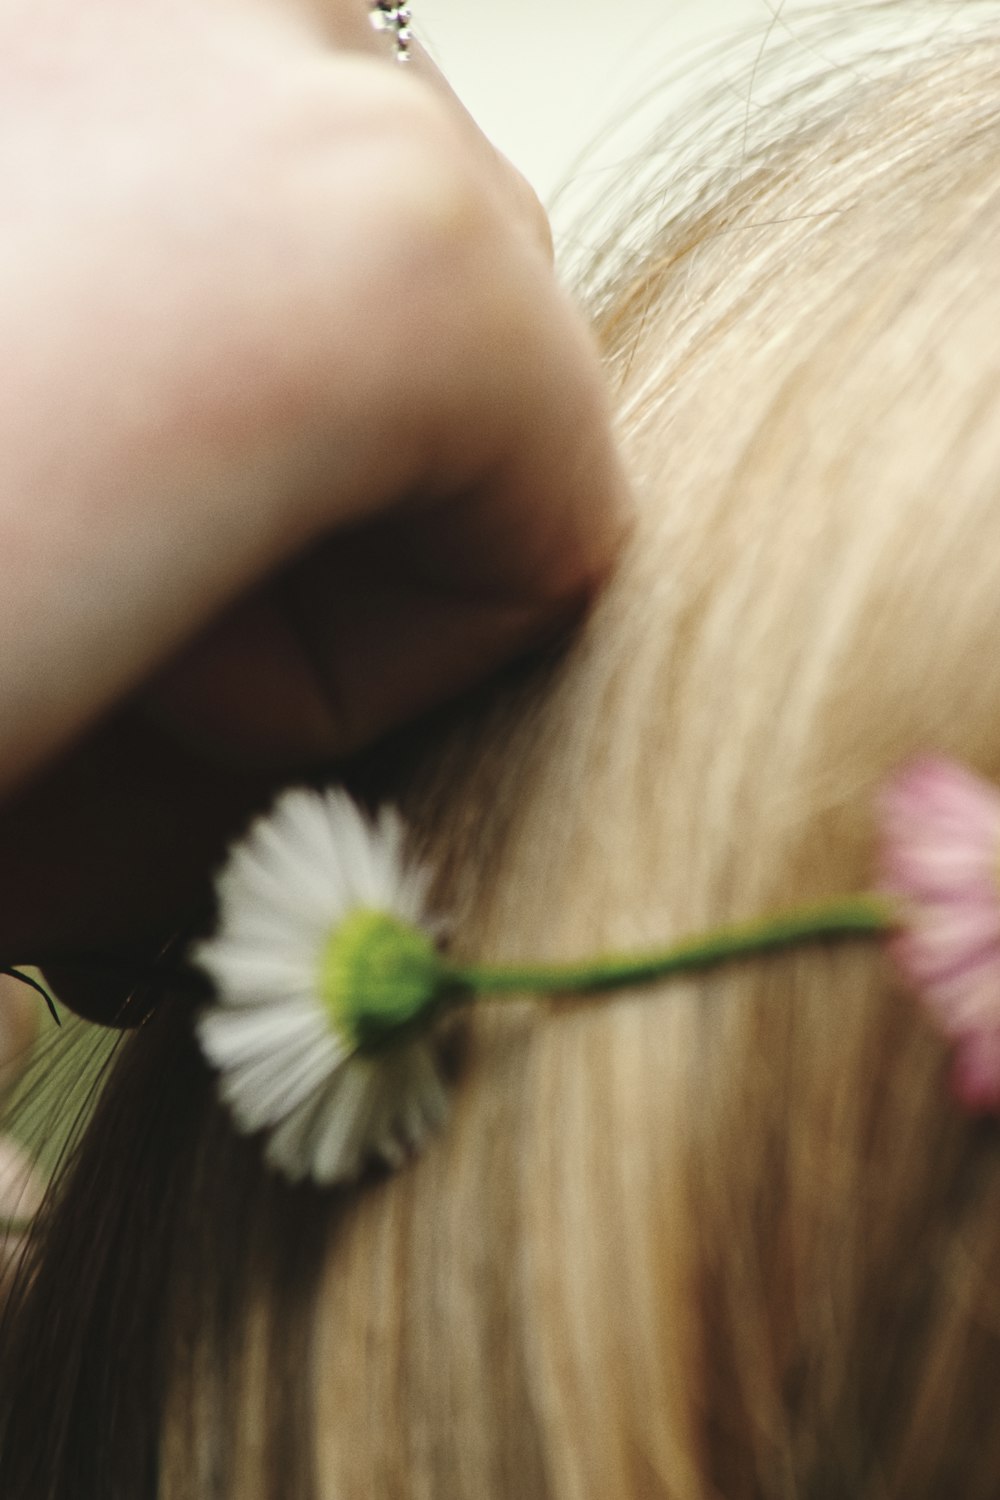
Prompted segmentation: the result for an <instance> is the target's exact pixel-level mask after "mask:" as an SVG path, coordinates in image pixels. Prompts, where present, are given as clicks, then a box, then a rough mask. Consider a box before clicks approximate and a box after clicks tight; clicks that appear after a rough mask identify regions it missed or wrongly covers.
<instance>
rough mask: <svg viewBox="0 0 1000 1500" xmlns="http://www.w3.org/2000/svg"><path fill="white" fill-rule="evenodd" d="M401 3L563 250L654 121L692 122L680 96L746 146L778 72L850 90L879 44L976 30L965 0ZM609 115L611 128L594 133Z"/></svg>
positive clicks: (933, 40)
mask: <svg viewBox="0 0 1000 1500" xmlns="http://www.w3.org/2000/svg"><path fill="white" fill-rule="evenodd" d="M411 5H412V8H413V11H414V17H415V25H416V28H417V31H418V34H419V35H420V36H421V38H422V39H423V40H425V41H426V43H427V45H428V47H429V49H430V51H431V52H432V54H433V55H434V56H435V57H436V58H437V60H438V62H439V64H440V65H441V67H442V68H443V70H444V71H445V73H447V75H448V77H449V78H450V79H451V81H452V83H453V85H454V86H455V88H456V90H457V92H458V93H459V94H460V95H461V96H462V98H463V99H464V100H465V102H466V104H467V105H468V107H469V109H470V110H471V111H472V113H473V114H474V115H475V116H476V118H477V119H478V120H479V122H480V124H481V125H482V126H483V128H484V130H485V131H486V133H487V134H488V135H489V136H491V138H492V139H493V140H494V141H495V142H496V144H497V145H498V146H499V147H500V148H501V149H502V150H503V151H505V152H506V153H507V155H508V156H509V157H511V159H512V160H513V161H514V162H515V163H516V164H517V166H519V167H520V169H521V170H522V172H524V174H525V176H526V177H528V179H529V180H530V181H531V182H532V183H533V185H534V186H535V188H536V190H537V191H538V193H539V195H540V196H541V198H542V199H543V201H544V202H545V203H546V205H547V206H549V207H551V208H553V224H554V228H555V231H556V238H557V243H559V245H560V249H561V250H562V251H563V252H564V254H565V252H566V250H567V245H568V243H569V242H568V240H567V230H568V228H569V227H570V226H571V225H572V224H574V223H575V222H576V221H577V220H578V218H579V214H580V212H581V210H582V209H584V208H587V207H589V206H592V205H593V203H594V202H595V201H596V202H601V201H602V194H604V193H612V192H614V191H615V190H616V189H617V190H619V191H620V190H621V189H622V187H623V183H624V182H625V181H626V180H627V163H628V162H629V160H631V159H632V158H634V157H635V155H636V154H637V153H640V152H641V151H642V148H643V146H644V145H647V144H648V142H649V141H650V140H651V137H652V135H653V133H654V131H655V130H656V128H657V127H658V126H660V125H661V124H662V122H663V121H664V119H668V118H671V117H672V118H674V119H675V120H681V121H683V120H684V118H687V120H688V121H689V122H690V121H692V120H697V119H698V118H699V117H698V114H697V112H692V111H691V110H688V111H687V113H686V116H685V112H684V103H685V93H687V95H688V96H689V97H694V98H703V97H704V96H705V95H706V93H713V94H714V95H715V96H716V100H718V99H721V100H722V101H723V107H724V110H725V111H726V112H727V113H728V121H726V120H725V119H724V120H723V121H722V123H723V124H725V123H728V124H730V125H731V126H733V127H734V129H735V130H736V132H737V138H739V137H742V138H743V140H744V142H745V143H746V144H747V145H748V146H749V145H752V143H753V133H754V129H755V127H756V126H757V125H758V124H759V125H762V126H766V124H767V121H768V115H769V111H768V102H769V98H776V97H778V96H780V94H781V92H782V91H783V88H784V86H785V85H786V84H787V83H788V82H790V81H791V80H792V79H794V80H795V81H796V83H798V82H799V81H801V80H803V79H815V78H816V77H817V76H821V77H823V78H825V79H826V80H827V81H828V82H829V84H830V86H831V87H834V88H835V87H837V86H838V83H842V82H843V81H844V79H845V78H846V79H848V81H850V80H851V79H857V80H859V81H861V80H863V79H864V78H865V77H869V76H871V74H872V73H873V72H874V71H877V70H878V69H879V67H880V66H881V65H882V63H883V62H887V61H888V58H889V57H890V56H891V53H892V50H893V49H892V47H885V46H884V44H885V43H887V42H891V43H895V42H897V41H899V40H901V39H904V40H905V41H906V43H907V44H908V45H910V46H914V45H915V46H917V47H920V46H922V45H923V44H925V43H926V44H929V45H933V46H935V47H936V46H940V45H941V44H942V43H945V44H946V43H947V39H948V38H947V34H948V33H949V32H952V33H957V32H960V31H962V30H964V29H966V28H967V27H968V26H969V25H975V24H976V18H977V12H978V10H979V7H978V6H977V5H976V4H975V3H971V4H970V3H965V0H908V3H905V4H887V3H885V0H881V3H880V0H411ZM771 91H773V92H771ZM716 118H717V119H718V116H716ZM615 120H618V121H619V128H618V129H617V130H615V131H614V132H613V134H611V135H610V136H608V134H607V127H608V126H609V125H611V124H613V123H614V122H615ZM623 120H624V122H625V123H624V124H622V123H621V122H622V121H623ZM602 132H604V134H605V139H604V140H603V141H599V140H598V137H599V136H600V135H601V133H602ZM595 141H597V142H598V143H597V145H596V146H595V145H594V142H595ZM567 181H569V183H570V189H569V191H565V188H566V184H567ZM559 189H564V190H563V191H561V192H560V191H557V190H559ZM553 205H554V206H553ZM571 248H572V247H571V246H570V249H571Z"/></svg>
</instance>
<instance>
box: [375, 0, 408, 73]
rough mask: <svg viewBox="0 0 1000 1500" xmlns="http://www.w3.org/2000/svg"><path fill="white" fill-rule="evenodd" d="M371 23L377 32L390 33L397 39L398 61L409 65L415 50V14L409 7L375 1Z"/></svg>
mask: <svg viewBox="0 0 1000 1500" xmlns="http://www.w3.org/2000/svg"><path fill="white" fill-rule="evenodd" d="M370 15H371V23H372V25H373V26H374V27H375V30H376V31H390V32H392V34H393V35H394V37H395V39H396V61H397V62H400V63H408V62H409V61H410V60H411V57H412V49H413V42H414V36H413V28H412V23H413V12H412V11H411V10H410V7H409V6H408V5H397V4H396V3H395V0H374V3H373V4H372V6H371V11H370Z"/></svg>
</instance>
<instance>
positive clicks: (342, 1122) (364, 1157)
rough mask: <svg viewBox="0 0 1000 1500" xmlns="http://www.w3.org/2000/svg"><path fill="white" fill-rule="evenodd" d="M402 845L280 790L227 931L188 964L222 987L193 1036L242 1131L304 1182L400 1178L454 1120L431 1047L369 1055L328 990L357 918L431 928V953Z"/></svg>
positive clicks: (226, 880) (315, 796) (345, 803)
mask: <svg viewBox="0 0 1000 1500" xmlns="http://www.w3.org/2000/svg"><path fill="white" fill-rule="evenodd" d="M405 843H406V833H405V828H404V825H403V822H402V819H401V818H400V817H399V815H398V814H397V813H395V812H393V811H391V810H384V811H383V812H381V813H380V814H379V816H378V818H377V819H376V820H375V821H371V820H370V819H369V818H368V817H367V816H366V815H365V814H364V813H363V812H362V811H361V809H360V808H358V807H356V806H355V804H354V803H353V802H352V801H351V800H350V798H349V797H348V796H347V795H346V793H344V792H340V791H327V792H323V793H321V792H314V791H308V790H303V789H296V790H293V791H288V792H286V793H284V794H283V795H282V796H281V797H279V798H278V800H277V802H276V803H275V806H274V808H273V810H272V812H271V814H270V815H269V816H268V817H267V818H260V819H258V820H257V821H256V822H255V823H254V824H253V825H252V827H251V828H250V831H249V833H248V834H247V837H246V838H245V839H244V840H243V842H242V843H240V844H239V845H237V846H236V847H235V848H234V849H233V850H232V852H231V856H230V860H229V863H228V865H227V867H226V869H225V870H224V871H223V872H222V874H221V875H220V877H219V880H218V883H217V897H218V909H219V922H218V929H217V931H216V933H215V934H214V936H212V937H211V938H209V939H207V940H206V941H203V942H201V943H199V944H197V945H196V947H195V948H194V949H193V950H192V953H191V961H192V962H193V963H194V964H195V965H196V966H197V967H199V968H200V969H201V970H202V971H203V972H204V973H205V974H207V975H208V977H209V979H210V980H211V982H212V985H213V988H214V990H215V1000H214V1003H213V1004H212V1005H211V1006H210V1007H208V1008H207V1009H206V1011H205V1012H204V1013H203V1015H202V1016H201V1017H200V1019H199V1021H198V1025H197V1034H198V1038H199V1041H200V1043H201V1046H202V1049H203V1051H204V1053H205V1055H206V1057H207V1058H208V1060H209V1062H210V1063H211V1064H212V1065H213V1066H214V1067H215V1068H216V1069H217V1070H218V1071H219V1074H220V1078H219V1093H220V1095H221V1097H222V1099H223V1101H224V1102H225V1104H226V1105H227V1107H228V1108H229V1110H230V1112H231V1114H232V1116H233V1119H234V1121H235V1123H236V1125H237V1128H238V1129H240V1130H241V1131H244V1132H246V1133H251V1132H255V1131H258V1130H262V1129H266V1130H267V1132H268V1140H267V1143H266V1146H265V1155H266V1159H267V1160H268V1161H269V1162H270V1163H271V1165H273V1166H274V1167H276V1168H277V1169H278V1170H279V1171H281V1172H283V1173H284V1174H285V1175H286V1176H287V1177H290V1178H291V1179H292V1180H295V1181H297V1180H300V1179H302V1178H304V1177H312V1178H314V1179H315V1180H316V1181H318V1182H323V1183H336V1182H345V1181H349V1180H351V1179H353V1178H355V1177H356V1176H358V1174H359V1173H360V1172H361V1171H362V1170H363V1168H364V1167H365V1166H366V1164H367V1163H368V1162H369V1161H371V1160H373V1159H379V1158H380V1159H382V1160H383V1161H385V1162H387V1163H388V1164H389V1165H391V1166H398V1165H400V1163H401V1162H402V1161H403V1160H404V1159H405V1157H406V1156H407V1154H408V1153H409V1152H410V1151H412V1150H413V1149H414V1148H415V1147H416V1146H418V1145H419V1144H420V1142H421V1141H422V1140H423V1139H424V1138H425V1136H426V1135H427V1133H428V1131H429V1130H430V1129H431V1128H432V1126H433V1125H434V1124H435V1123H436V1122H438V1121H439V1120H440V1119H441V1118H443V1115H444V1112H445V1108H446V1099H445V1094H444V1088H443V1085H442V1083H441V1081H440V1078H439V1076H438V1072H437V1065H436V1062H435V1060H434V1057H433V1053H432V1052H431V1050H430V1048H429V1046H427V1045H426V1044H425V1043H423V1042H417V1041H414V1040H412V1038H411V1039H408V1040H407V1041H406V1042H405V1043H401V1044H400V1046H398V1047H394V1046H392V1045H385V1046H384V1047H382V1048H381V1049H380V1050H379V1051H378V1052H377V1053H376V1052H365V1051H362V1050H359V1043H358V1041H357V1040H356V1037H357V1035H359V1034H363V1032H362V1031H361V1028H360V1026H354V1027H352V1025H351V1024H350V1020H349V1019H347V1020H345V1019H344V1012H343V1010H342V1008H341V1007H340V1002H339V1000H338V1001H337V1003H331V1000H330V998H329V994H330V992H329V990H327V992H326V998H324V992H323V989H322V986H323V983H324V975H326V974H328V972H329V964H330V962H331V960H330V959H329V949H330V944H331V942H333V941H335V939H336V936H337V934H338V933H339V931H340V929H341V926H342V924H344V923H345V922H347V921H348V919H352V920H356V919H358V917H359V914H365V913H373V914H376V915H378V914H385V915H386V916H387V917H388V918H389V919H391V921H395V922H396V923H398V924H405V926H406V927H407V928H408V929H409V930H410V931H411V932H412V929H419V928H423V929H424V930H425V935H424V936H423V937H420V936H419V934H418V936H417V943H418V947H419V949H420V952H421V953H422V952H424V951H426V950H427V948H428V946H431V945H428V942H427V939H428V938H431V939H433V938H434V937H435V936H436V932H435V927H434V924H433V923H431V922H430V921H429V920H428V918H427V915H426V901H427V893H428V889H429V886H430V874H429V872H428V871H426V870H424V869H422V868H420V867H419V866H417V865H416V864H414V863H413V861H411V860H408V859H407V858H406V853H405ZM365 920H367V918H365ZM344 930H345V932H346V931H347V930H348V929H347V928H345V929H344ZM356 930H357V929H356V928H355V927H351V928H350V931H351V932H354V931H356ZM361 930H362V931H363V932H367V930H368V929H367V927H366V926H364V925H363V926H362V929H361ZM420 945H422V946H420ZM352 951H353V950H352ZM380 951H381V950H380ZM431 951H433V950H432V946H431ZM333 972H334V973H335V974H339V973H340V972H341V971H340V970H338V969H334V971H333ZM350 972H352V973H353V972H354V971H353V970H351V971H350ZM359 972H361V973H362V974H365V975H368V974H369V973H371V972H379V973H380V972H381V970H379V969H378V966H377V965H376V968H375V970H368V969H366V968H364V966H363V965H362V967H361V969H360V970H359ZM326 982H327V983H329V981H328V980H327V981H326ZM338 982H340V981H339V980H338ZM339 993H341V992H337V991H335V992H334V994H339ZM344 993H350V990H349V988H348V990H347V991H345V992H344ZM417 993H418V996H419V991H418V992H417ZM364 996H365V997H366V998H367V997H368V989H367V987H366V988H365V989H364ZM372 1003H374V1002H372ZM391 1014H392V1015H393V1016H394V1015H395V1012H392V1013H391ZM415 1014H419V1012H415ZM392 1024H395V1022H393V1023H392Z"/></svg>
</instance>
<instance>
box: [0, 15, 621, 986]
mask: <svg viewBox="0 0 1000 1500" xmlns="http://www.w3.org/2000/svg"><path fill="white" fill-rule="evenodd" d="M0 182H2V184H3V197H2V199H0V246H2V250H0V350H2V351H3V360H4V363H5V366H6V370H7V375H8V378H7V379H6V380H4V381H2V382H0V569H2V570H3V586H2V589H0V599H2V604H0V611H2V615H0V619H2V629H3V639H4V649H3V651H2V652H0V703H2V704H3V714H2V715H0V797H2V801H0V849H2V851H3V853H2V860H0V865H2V870H0V956H3V957H6V958H8V959H12V960H17V961H26V960H31V959H32V958H36V959H45V958H47V957H48V958H49V959H50V960H51V959H52V957H53V956H54V955H55V956H58V955H59V954H65V952H67V951H73V952H79V951H82V950H86V949H100V950H102V951H118V952H120V953H122V954H125V953H126V952H128V951H129V950H130V949H133V948H134V949H135V950H136V951H137V952H139V953H142V952H146V951H148V950H149V946H150V944H155V943H156V942H157V941H158V940H159V937H160V935H162V933H164V932H165V931H167V930H170V928H171V926H172V925H176V923H177V922H178V921H180V920H182V919H183V918H184V916H185V914H186V913H188V912H189V911H190V910H192V909H193V908H194V906H196V905H197V902H198V900H199V899H200V897H201V896H202V895H203V893H204V890H205V889H206V886H207V881H208V876H209V872H210V870H211V868H212V866H213V864H214V863H215V862H216V861H217V859H218V857H219V854H220V851H221V850H222V848H223V847H224V844H225V842H226V840H227V839H228V838H229V837H231V836H232V834H233V833H234V832H235V831H237V830H238V829H239V828H240V827H241V826H242V824H243V822H244V821H245V819H246V817H247V814H248V812H249V811H251V810H253V809H255V808H257V807H260V806H261V805H264V804H265V803H266V800H267V798H268V796H269V794H270V792H271V790H272V789H273V787H274V786H275V785H277V784H279V783H281V782H283V781H287V780H288V779H290V778H291V777H293V776H294V775H296V774H298V773H300V772H301V771H302V769H303V768H308V767H312V766H316V765H318V764H328V763H329V762H330V761H331V760H336V759H337V758H338V757H342V756H345V755H350V754H352V753H354V752H356V751H358V750H359V749H360V748H362V747H365V746H367V745H370V744H372V743H373V742H374V741H376V740H377V739H378V738H379V737H380V736H382V735H383V734H384V733H385V732H386V731H388V730H390V729H393V728H395V727H396V726H398V725H399V724H401V723H404V722H407V721H409V720H411V719H412V718H413V717H414V716H416V715H418V714H420V713H422V712H423V711H424V710H426V709H428V708H430V707H431V706H433V705H435V704H438V703H440V702H442V701H444V700H447V699H450V698H451V697H453V696H454V695H456V694H457V693H460V692H461V691H462V690H464V689H465V688H467V687H469V686H470V685H471V684H473V683H474V682H476V681H478V680H480V679H481V678H483V677H485V676H486V675H487V674H489V673H490V672H491V671H493V670H494V669H496V668H497V667H498V666H499V665H500V664H502V663H503V662H505V661H506V660H508V659H510V658H512V657H513V656H516V655H518V654H520V653H522V652H523V651H524V650H525V649H527V648H528V647H529V646H531V645H532V644H533V643H535V642H539V641H542V640H544V639H545V638H546V637H547V636H549V635H551V634H552V633H553V632H554V631H556V630H557V629H559V628H560V627H561V626H562V625H564V624H565V622H566V621H567V620H568V619H570V618H572V617H573V616H574V615H575V614H576V613H578V612H579V610H580V609H581V608H582V607H583V606H584V605H585V603H586V600H587V599H588V598H589V597H590V595H591V594H592V592H593V590H594V589H595V587H596V586H597V585H598V584H599V582H600V580H601V578H602V577H603V576H604V574H605V572H606V571H607V569H608V567H609V565H610V563H611V561H612V558H613V556H614V553H615V550H616V546H617V543H618V541H619V539H620V537H621V535H622V532H623V529H624V528H625V527H626V525H627V512H628V502H627V497H626V492H625V487H624V484H623V481H622V477H621V473H620V469H619V464H618V459H617V456H616V452H615V448H614V444H613V440H612V436H611V430H610V424H609V418H608V412H607V403H606V397H605V392H604V389H603V384H602V379H601V374H600V369H599V365H598V362H597V359H596V356H595V353H594V351H593V349H592V347H591V343H590V340H589V336H588V334H587V332H586V331H585V329H584V328H583V326H582V324H581V321H580V319H579V317H578V316H577V314H576V313H575V311H574V310H573V308H572V307H571V305H570V303H569V302H568V300H567V298H566V297H565V295H564V294H563V292H562V291H561V290H560V288H559V287H558V285H557V283H556V281H555V278H554V275H553V271H552V266H551V247H550V239H549V234H548V227H547V224H546V222H545V219H544V215H543V214H542V212H541V210H540V208H539V206H538V204H537V202H536V201H535V199H534V198H533V196H532V194H531V192H530V190H529V189H528V188H527V187H526V185H525V183H524V182H523V180H522V179H520V178H519V177H518V176H517V174H516V173H515V172H514V171H513V170H512V168H511V167H510V166H509V164H508V163H506V162H505V161H504V160H503V159H502V158H501V157H500V156H499V155H498V154H497V153H496V152H495V151H494V150H493V149H492V147H491V146H490V145H489V144H488V143H487V141H486V140H485V139H484V138H483V137H482V136H481V135H480V134H479V132H478V130H477V129H476V127H475V126H474V125H473V123H472V122H471V120H470V119H469V117H468V115H467V114H466V113H465V112H464V110H463V109H462V107H461V106H460V105H459V103H458V102H457V100H456V99H455V98H454V96H453V95H452V94H451V93H450V91H449V89H448V88H447V85H446V84H445V83H444V81H443V80H442V79H441V78H440V77H439V75H438V74H437V73H436V72H435V70H434V69H433V67H432V66H431V64H430V63H429V62H428V60H427V59H426V58H425V57H424V56H423V55H422V54H419V53H418V55H417V58H416V61H415V62H414V64H413V65H412V66H411V67H407V68H401V67H399V66H398V65H397V64H396V62H395V60H394V55H393V46H392V42H391V40H390V39H389V38H388V37H387V36H385V35H380V34H378V33H376V32H375V31H374V30H373V29H372V27H371V26H370V24H369V21H368V16H367V6H366V4H365V3H364V0H350V3H346V0H144V3H143V4H142V5H138V6H137V5H135V4H134V3H130V0H87V4H86V5H80V4H79V0H0ZM70 988H72V986H70ZM95 1004H96V1002H93V1001H92V999H85V1000H84V1001H83V1002H82V1003H81V1005H80V1008H81V1009H85V1010H86V1009H88V1008H90V1009H93V1008H94V1006H95ZM98 1009H99V1006H98Z"/></svg>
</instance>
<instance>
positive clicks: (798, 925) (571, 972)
mask: <svg viewBox="0 0 1000 1500" xmlns="http://www.w3.org/2000/svg"><path fill="white" fill-rule="evenodd" d="M896 925H897V915H896V909H895V907H894V906H893V905H892V904H891V903H890V902H888V901H886V900H884V899H883V898H882V897H880V896H874V895H871V896H865V895H863V896H852V897H849V898H847V899H843V898H842V899H840V900H836V901H828V902H823V903H820V904H819V905H815V906H804V907H799V908H797V909H794V910H792V911H788V912H783V913H779V914H778V915H777V916H773V917H765V918H763V919H761V920H758V921H754V922H740V923H736V924H734V925H732V926H729V927H719V928H717V929H716V930H715V931H714V932H707V933H703V934H701V935H699V936H697V937H690V938H685V939H684V940H683V941H682V942H680V943H677V944H675V945H674V946H673V947H670V948H664V949H661V950H660V951H659V952H655V951H654V952H651V953H637V954H607V955H604V956H602V957H599V958H594V959H589V960H586V961H584V962H581V963H568V964H519V965H512V966H509V967H508V966H507V965H497V966H495V967H490V966H488V965H480V964H462V963H458V964H452V963H448V964H447V966H446V972H447V978H448V980H449V981H450V982H451V983H453V984H454V985H455V986H456V987H457V989H458V990H459V991H460V992H464V993H465V994H467V995H468V994H476V995H500V994H505V993H511V992H514V993H521V994H524V993H526V992H528V991H533V990H534V991H546V992H548V993H562V994H567V993H569V994H587V993H593V992H594V991H598V990H609V989H619V988H621V987H623V986H625V985H632V984H647V983H650V982H651V981H653V980H656V979H665V978H666V977H667V976H668V975H671V974H683V973H685V972H689V971H692V970H694V971H697V970H700V969H708V968H712V967H714V966H715V965H717V964H723V963H728V962H729V961H730V960H732V959H737V958H747V957H749V956H750V955H752V954H757V953H770V952H773V951H775V950H777V949H781V948H791V947H796V946H800V945H801V944H803V943H807V942H821V941H826V940H827V939H830V938H852V937H870V936H872V935H873V934H874V935H877V934H880V933H885V932H889V931H891V930H892V928H893V927H895V926H896Z"/></svg>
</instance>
